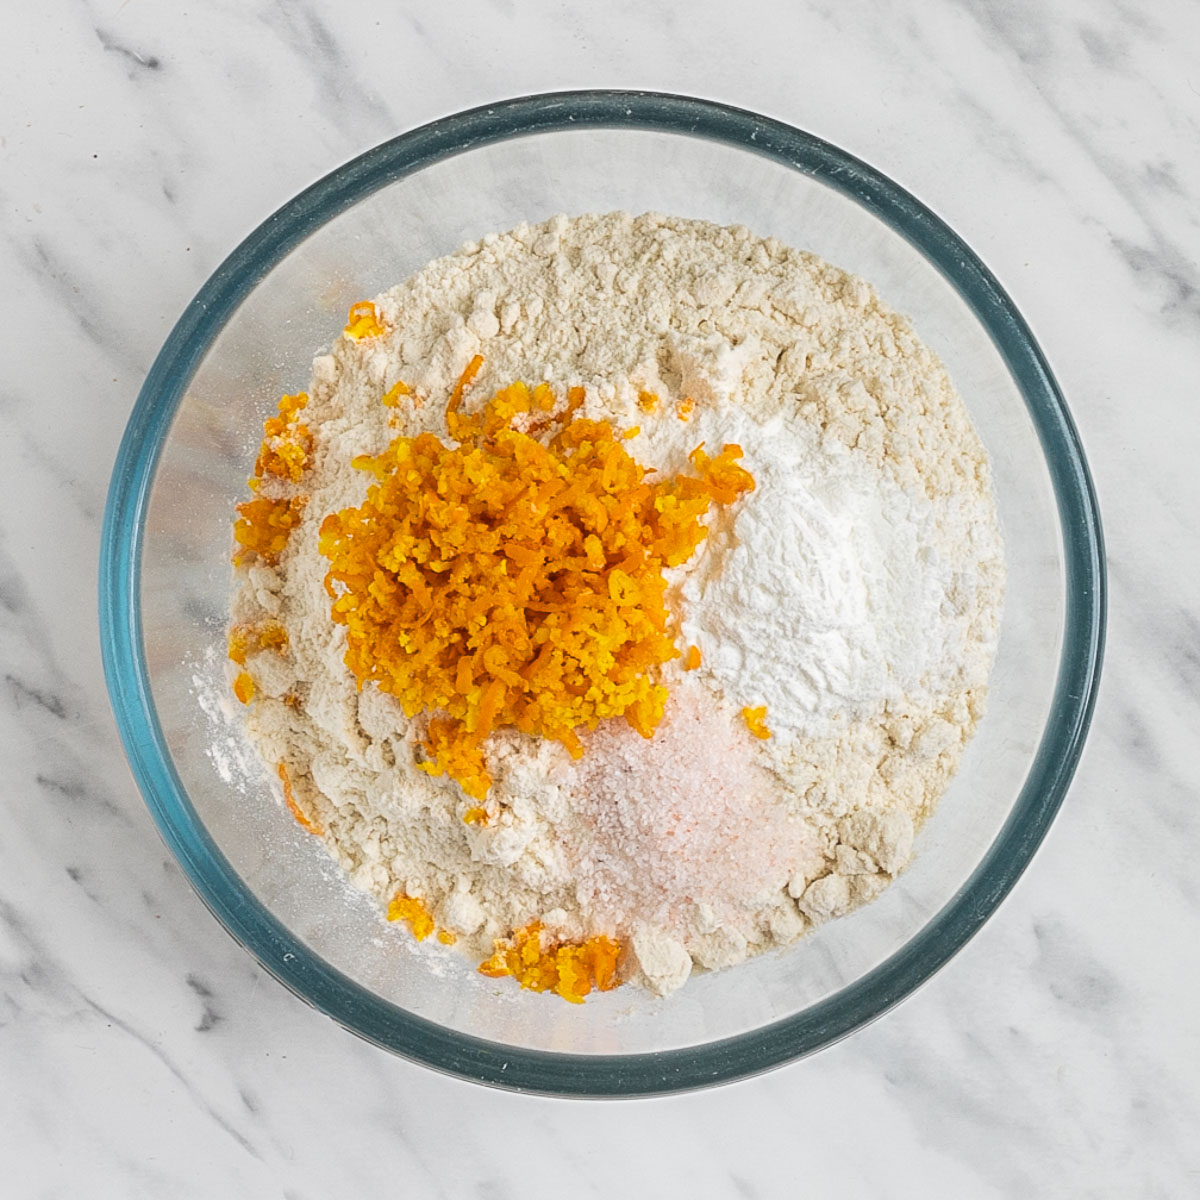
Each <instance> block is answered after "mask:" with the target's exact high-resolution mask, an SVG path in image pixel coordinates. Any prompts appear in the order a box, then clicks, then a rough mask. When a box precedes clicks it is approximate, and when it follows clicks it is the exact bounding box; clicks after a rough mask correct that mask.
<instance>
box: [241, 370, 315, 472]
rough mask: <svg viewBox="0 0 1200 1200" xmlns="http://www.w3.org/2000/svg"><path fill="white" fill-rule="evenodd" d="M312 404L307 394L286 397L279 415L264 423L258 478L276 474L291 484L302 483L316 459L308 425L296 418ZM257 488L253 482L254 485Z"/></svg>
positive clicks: (280, 407) (257, 462) (255, 470)
mask: <svg viewBox="0 0 1200 1200" xmlns="http://www.w3.org/2000/svg"><path fill="white" fill-rule="evenodd" d="M307 403H308V394H307V393H306V392H297V393H296V395H294V396H284V397H283V398H282V399H281V400H280V401H279V413H278V415H277V416H274V417H268V418H267V419H266V421H265V422H264V423H263V440H262V446H261V447H260V448H259V451H258V458H257V459H256V460H255V462H254V478H255V479H256V480H257V479H261V478H262V477H263V475H274V476H276V478H278V479H286V480H288V481H290V482H291V483H299V482H300V476H301V475H303V474H304V469H305V467H307V466H308V461H309V459H310V458H311V456H312V449H313V436H312V433H311V431H310V430H309V428H308V426H307V425H305V424H304V423H303V422H302V421H299V420H297V419H296V414H297V413H298V412H299V411H300V410H301V409H302V408H304V406H305V405H306V404H307ZM251 486H252V487H253V486H254V485H253V483H252V484H251Z"/></svg>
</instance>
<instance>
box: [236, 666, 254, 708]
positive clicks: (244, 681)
mask: <svg viewBox="0 0 1200 1200" xmlns="http://www.w3.org/2000/svg"><path fill="white" fill-rule="evenodd" d="M254 691H255V688H254V680H253V679H252V678H251V677H250V672H249V671H239V672H238V676H237V678H236V679H235V680H234V681H233V694H234V695H235V696H236V697H237V698H238V699H239V700H240V701H241V702H242V703H243V704H249V703H250V701H251V700H253V699H254Z"/></svg>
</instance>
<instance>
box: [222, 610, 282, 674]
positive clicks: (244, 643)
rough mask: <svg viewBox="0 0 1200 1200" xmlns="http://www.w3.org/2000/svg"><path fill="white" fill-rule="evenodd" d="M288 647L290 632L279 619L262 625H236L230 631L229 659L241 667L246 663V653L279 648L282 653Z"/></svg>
mask: <svg viewBox="0 0 1200 1200" xmlns="http://www.w3.org/2000/svg"><path fill="white" fill-rule="evenodd" d="M287 647H288V632H287V630H286V629H284V627H283V626H282V625H280V624H279V622H278V621H266V622H264V623H263V624H261V625H235V626H234V627H233V628H232V629H231V630H230V631H229V659H230V661H231V662H235V663H237V665H238V666H239V667H244V666H245V665H246V655H247V654H253V653H255V651H258V650H277V651H278V652H279V653H280V654H282V653H283V652H284V651H285V650H286V649H287Z"/></svg>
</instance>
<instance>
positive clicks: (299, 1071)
mask: <svg viewBox="0 0 1200 1200" xmlns="http://www.w3.org/2000/svg"><path fill="white" fill-rule="evenodd" d="M3 28H4V29H5V33H6V37H5V42H6V45H7V47H8V51H9V53H8V54H7V55H6V63H5V67H4V70H3V72H0V279H2V280H3V288H2V289H0V306H2V309H3V320H2V322H0V329H3V335H2V337H3V342H2V344H3V347H4V353H3V365H4V369H3V375H2V376H0V422H2V425H0V428H2V431H3V436H2V437H0V481H2V482H0V488H2V489H3V491H2V494H3V505H2V508H0V673H2V675H3V684H2V686H0V749H2V753H3V772H2V775H0V830H2V833H0V1080H2V1084H0V1181H2V1182H0V1193H2V1194H3V1195H5V1196H13V1197H21V1198H23V1197H59V1196H62V1197H67V1196H70V1197H89V1198H91V1197H121V1198H122V1200H139V1198H141V1197H153V1198H155V1200H158V1198H162V1197H178V1198H181V1200H192V1198H195V1197H222V1198H225V1197H233V1196H237V1197H251V1196H253V1197H259V1196H262V1197H276V1196H278V1197H290V1198H297V1200H298V1198H300V1197H305V1198H314V1197H322V1198H330V1197H361V1196H368V1195H376V1194H385V1193H386V1194H395V1195H403V1196H447V1197H459V1196H477V1197H481V1198H489V1200H502V1198H505V1197H516V1196H521V1197H529V1198H533V1200H537V1198H540V1197H550V1196H556V1195H559V1194H560V1190H561V1189H562V1188H563V1187H567V1188H569V1189H570V1193H571V1194H572V1195H574V1196H578V1197H590V1196H595V1197H600V1196H607V1195H609V1194H612V1192H613V1191H615V1190H616V1189H618V1188H621V1189H623V1190H626V1191H628V1192H631V1193H632V1194H634V1195H655V1196H666V1197H674V1196H681V1197H682V1196H688V1197H692V1196H730V1197H773V1196H791V1195H796V1194H801V1195H819V1196H823V1195H835V1194H836V1195H839V1196H846V1197H857V1196H864V1197H865V1196H889V1197H907V1196H927V1195H932V1196H964V1197H1002V1196H1005V1197H1006V1196H1034V1195H1036V1196H1051V1195H1052V1196H1122V1197H1127V1196H1162V1197H1181V1196H1193V1195H1197V1194H1200V1148H1198V1147H1200V1142H1198V1139H1197V1136H1196V1130H1197V1127H1198V1125H1200V1032H1198V1021H1197V1017H1196V1015H1195V1014H1196V1011H1197V1004H1196V993H1197V991H1198V990H1200V889H1198V887H1197V883H1196V879H1197V877H1198V874H1200V872H1198V871H1197V863H1198V862H1200V785H1198V775H1200V772H1198V771H1197V767H1196V755H1195V751H1194V749H1193V747H1194V745H1195V729H1196V727H1197V724H1198V720H1200V711H1198V699H1197V698H1198V696H1200V556H1198V555H1197V546H1196V537H1195V528H1196V515H1195V514H1196V513H1197V511H1198V510H1200V473H1198V472H1197V468H1196V461H1197V451H1198V450H1200V444H1198V439H1197V432H1198V428H1200V415H1198V414H1200V406H1197V403H1196V380H1197V378H1198V377H1200V265H1198V263H1197V255H1198V252H1200V220H1198V218H1197V213H1198V212H1200V207H1198V204H1197V201H1198V199H1200V149H1198V148H1200V8H1197V6H1196V5H1195V4H1193V3H1189V2H1188V0H1153V2H1151V3H1147V4H1133V3H1128V2H1126V0H974V2H972V3H950V2H946V0H939V2H935V3H924V2H922V3H919V4H918V3H917V0H907V2H906V3H901V4H895V5H893V4H885V3H883V2H882V0H875V2H872V0H842V2H840V3H837V4H828V3H822V2H818V0H804V2H802V3H784V2H783V0H775V2H773V3H772V2H770V0H740V2H739V3H737V4H731V5H727V4H719V3H715V2H714V0H695V2H694V3H692V4H690V5H688V6H683V5H672V4H670V3H664V2H662V0H638V2H636V3H635V2H632V0H612V2H609V3H606V4H603V5H600V4H596V5H586V6H585V5H572V4H568V3H544V2H524V0H494V2H493V3H482V2H476V0H471V2H464V0H459V2H458V3H454V4H417V3H408V4H386V3H375V4H360V5H341V4H335V3H334V2H333V0H320V2H319V0H279V2H278V3H266V2H265V0H254V2H252V3H234V2H233V0H209V2H205V3H199V4H194V5H191V6H189V7H187V8H186V9H184V8H181V7H180V6H179V5H162V4H152V3H148V2H147V0H124V2H121V0H90V2H89V0H73V2H68V0H47V2H46V3H43V4H36V5H22V6H18V5H15V4H9V5H5V6H4V14H3ZM580 86H634V87H651V88H658V89H662V90H674V91H682V92H696V93H699V94H706V95H709V96H712V97H714V98H717V99H722V100H727V101H730V102H733V103H736V104H740V105H743V106H745V107H749V108H754V109H758V110H760V111H762V112H765V113H768V114H770V115H773V116H777V117H780V118H783V119H785V120H788V121H791V122H793V123H795V124H798V125H800V126H802V127H805V128H807V129H809V130H812V131H813V132H815V133H817V134H820V135H822V136H824V137H826V138H828V139H830V140H832V141H833V142H835V143H837V144H839V145H841V146H843V147H845V148H847V149H849V150H850V151H852V152H853V153H855V154H857V155H860V156H861V157H863V158H865V159H867V160H868V161H870V162H872V163H873V164H875V165H876V166H878V167H880V168H881V169H882V170H884V171H885V172H887V173H888V174H889V175H891V176H892V177H894V178H895V179H897V180H899V181H900V182H901V183H903V184H904V185H905V186H907V187H908V188H910V189H911V190H912V191H914V192H915V193H916V194H917V195H918V196H920V197H921V198H922V199H924V200H925V201H926V202H927V203H929V204H930V205H932V207H933V208H935V209H936V210H937V211H938V212H939V213H940V214H941V215H942V216H943V217H945V218H946V219H947V220H948V221H949V222H950V223H951V225H953V226H954V227H955V228H956V229H957V230H958V231H959V232H960V233H961V234H962V235H964V236H965V237H966V239H967V240H968V241H969V242H970V243H971V244H972V245H973V246H974V247H975V248H976V249H977V250H978V251H979V252H980V253H981V255H982V256H983V258H984V259H985V260H986V261H987V262H988V263H989V264H990V265H991V266H992V268H993V269H994V270H995V271H996V273H997V274H998V275H999V277H1000V279H1001V280H1002V282H1003V283H1004V284H1005V285H1006V286H1007V287H1008V288H1009V290H1010V291H1011V292H1012V294H1013V295H1014V297H1015V298H1016V300H1017V302H1018V304H1019V305H1020V306H1021V307H1022V308H1023V310H1024V311H1025V313H1026V315H1027V316H1028V318H1029V319H1030V321H1031V323H1032V325H1033V327H1034V329H1035V331H1036V332H1037V334H1038V336H1039V337H1040V339H1041V341H1042V344H1043V345H1044V347H1045V348H1046V351H1047V353H1048V355H1049V357H1050V359H1051V362H1052V363H1053V365H1054V367H1055V369H1056V370H1057V372H1058V375H1059V378H1060V380H1061V382H1062V384H1063V386H1064V388H1065V391H1066V393H1067V395H1068V397H1069V399H1070V402H1071V404H1072V406H1073V409H1074V412H1075V415H1076V418H1077V420H1078V422H1079V425H1080V428H1081V431H1082V435H1083V438H1084V441H1085V443H1086V446H1087V449H1088V452H1089V454H1090V457H1091V462H1092V466H1093V469H1094V471H1095V474H1096V478H1097V482H1098V486H1099V490H1100V496H1101V503H1102V507H1103V510H1104V515H1105V518H1106V523H1107V533H1108V539H1109V549H1110V554H1111V558H1110V569H1111V584H1112V615H1111V622H1110V627H1109V628H1110V640H1109V645H1110V649H1109V654H1108V662H1107V670H1106V676H1105V684H1104V687H1103V689H1102V694H1101V699H1100V704H1099V709H1098V712H1097V716H1096V721H1095V725H1094V727H1093V732H1092V736H1091V740H1090V743H1089V746H1088V748H1087V751H1086V753H1085V755H1084V758H1083V762H1082V765H1081V767H1080V770H1079V773H1078V776H1077V778H1076V781H1075V784H1074V786H1073V788H1072V790H1071V794H1070V796H1069V798H1068V801H1067V803H1066V806H1065V808H1064V810H1063V813H1062V815H1061V817H1060V818H1059V820H1058V822H1057V824H1056V825H1055V826H1054V828H1053V830H1052V831H1051V834H1050V836H1049V838H1048V840H1047V842H1046V844H1045V846H1044V847H1043V849H1042V850H1041V852H1040V853H1039V855H1038V856H1037V858H1036V860H1035V862H1034V864H1033V867H1032V869H1031V870H1030V871H1029V872H1028V873H1027V875H1026V876H1025V877H1024V879H1023V880H1022V881H1021V883H1020V884H1019V885H1018V887H1017V888H1016V890H1015V892H1014V893H1013V895H1012V896H1011V897H1010V898H1009V899H1008V901H1007V902H1006V903H1005V904H1004V905H1003V906H1002V908H1001V910H1000V911H999V913H998V914H997V915H996V916H995V917H994V919H993V920H992V921H990V922H989V924H988V925H987V926H986V927H985V928H984V930H983V931H982V933H980V935H979V936H978V937H977V938H976V939H975V940H974V941H973V942H972V943H971V944H970V946H969V947H968V948H967V949H966V950H965V951H964V952H963V953H962V954H961V955H960V956H959V957H958V958H957V959H956V960H955V961H954V962H952V963H951V964H950V966H949V967H948V968H947V969H946V970H944V971H943V972H942V973H941V974H940V975H939V976H938V977H937V978H935V979H934V980H933V981H932V982H930V983H929V984H928V985H927V986H926V987H924V988H923V989H922V990H921V991H920V992H919V993H918V994H917V995H915V996H913V997H912V998H910V999H909V1000H908V1001H907V1002H906V1003H905V1004H903V1005H902V1006H901V1007H900V1008H899V1009H898V1010H897V1011H895V1012H893V1013H892V1014H891V1015H889V1016H887V1017H886V1018H884V1019H883V1020H881V1021H879V1022H878V1023H876V1024H875V1025H874V1026H872V1027H871V1028H869V1029H867V1030H865V1031H863V1032H861V1033H859V1034H858V1035H856V1036H855V1037H853V1038H851V1039H849V1040H848V1041H846V1042H844V1043H842V1044H840V1045H839V1046H837V1047H834V1048H833V1049H830V1050H828V1051H826V1052H824V1053H822V1054H820V1055H818V1056H817V1057H815V1058H813V1059H810V1060H807V1061H804V1062H801V1063H798V1064H794V1065H792V1066H790V1067H787V1068H784V1069H782V1070H779V1071H777V1072H775V1073H773V1074H771V1075H769V1076H767V1077H764V1078H761V1079H757V1080H753V1081H750V1082H746V1083H742V1084H738V1085H734V1086H731V1087H727V1088H723V1089H719V1090H717V1091H715V1092H711V1093H708V1094H699V1095H690V1096H684V1097H680V1098H673V1099H665V1100H654V1101H640V1102H626V1103H604V1104H597V1103H565V1102H554V1101H548V1100H542V1099H532V1098H526V1097H520V1096H512V1095H505V1094H500V1093H496V1092H491V1091H487V1090H485V1089H482V1088H478V1087H473V1086H470V1085H468V1084H465V1083H460V1082H457V1081H454V1080H450V1079H445V1078H441V1077H439V1076H437V1075H435V1074H433V1073H431V1072H429V1071H426V1070H423V1069H421V1068H418V1067H416V1066H412V1065H409V1064H407V1063H405V1062H402V1061H399V1060H396V1059H393V1058H391V1057H389V1056H388V1055H386V1054H384V1053H383V1052H380V1051H376V1050H374V1049H372V1048H370V1047H368V1046H366V1045H365V1044H362V1043H360V1042H358V1041H357V1040H356V1039H354V1038H353V1037H351V1036H350V1035H349V1034H346V1033H344V1032H342V1031H341V1030H340V1029H338V1028H336V1027H335V1026H334V1025H333V1024H332V1023H331V1022H329V1021H327V1020H326V1019H325V1018H323V1017H320V1016H318V1015H317V1014H316V1013H314V1012H312V1011H310V1010H309V1009H307V1008H306V1007H305V1006H304V1005H303V1004H302V1003H300V1002H299V1001H297V1000H295V999H293V998H292V997H291V996H290V995H288V994H287V993H285V992H284V990H283V989H282V988H280V987H279V986H277V985H276V984H275V983H274V982H273V981H272V980H271V979H269V978H268V977H266V976H265V975H264V974H263V972H261V971H260V970H258V969H257V967H256V966H255V964H254V963H253V962H252V961H251V960H250V958H249V957H248V956H247V955H245V954H244V953H243V952H242V951H241V950H239V949H238V948H237V947H236V946H235V945H234V944H233V943H232V942H231V941H230V939H229V938H228V937H227V936H226V935H225V933H224V932H223V931H222V930H221V929H220V928H219V927H218V925H217V924H216V923H215V921H214V920H213V919H212V918H211V917H210V916H209V915H208V913H207V912H206V911H205V910H204V908H203V907H202V906H201V904H200V902H199V901H198V900H197V899H196V898H195V897H194V895H193V894H192V892H191V890H190V888H189V886H188V884H187V883H186V881H185V879H184V878H183V876H182V874H181V872H180V871H179V870H178V869H177V868H176V867H175V866H174V865H173V863H172V862H170V861H168V857H167V854H166V852H165V851H164V850H163V848H162V845H161V843H160V841H159V839H158V836H157V834H156V833H155V831H154V828H153V826H152V824H151V821H150V819H149V816H148V815H147V813H146V811H145V809H144V807H143V805H142V801H141V799H140V797H139V795H138V793H137V791H136V789H135V787H134V785H133V784H132V782H131V779H130V776H129V773H128V771H127V769H126V767H125V763H124V759H123V756H122V753H121V750H120V748H119V745H118V743H117V738H116V733H115V730H114V726H113V722H112V719H111V717H110V715H109V709H108V703H107V700H106V696H105V690H104V684H103V680H102V677H101V671H100V662H99V647H98V642H97V632H96V618H95V584H94V576H95V564H96V554H97V542H98V532H99V526H100V517H101V510H102V506H103V501H104V495H105V489H106V487H107V483H108V474H109V470H110V467H111V463H112V459H113V455H114V453H115V451H116V447H117V443H118V440H119V438H120V435H121V431H122V428H123V426H124V423H125V420H126V417H127V415H128V413H129V410H130V407H131V405H132V403H133V399H134V396H135V395H136V392H137V389H138V386H139V384H140V382H141V379H142V377H143V374H144V372H145V371H146V369H147V367H148V365H149V363H150V362H151V360H152V358H153V356H154V354H155V352H156V350H157V348H158V346H159V344H160V342H161V341H162V339H163V337H164V336H165V334H166V333H167V331H168V329H169V328H170V326H171V324H172V323H173V321H174V320H175V318H176V317H177V316H178V314H179V312H180V311H181V309H182V308H183V307H184V305H185V304H186V303H187V301H188V300H189V298H190V297H191V296H192V294H193V293H194V292H195V290H196V289H197V287H198V286H199V285H200V284H201V282H202V281H203V280H204V279H205V277H206V276H207V275H208V273H209V272H210V271H211V270H212V268H213V267H215V265H216V264H217V263H218V262H219V261H220V259H221V258H222V257H223V256H224V255H225V254H226V252H227V251H228V250H229V249H230V248H231V247H232V246H233V245H234V244H235V243H236V242H237V241H238V240H239V239H240V238H241V237H242V236H243V234H245V233H246V232H247V231H248V230H249V229H250V228H252V227H253V226H254V225H255V224H257V223H258V222H259V221H260V220H261V219H262V218H263V217H265V216H266V215H267V214H268V213H269V212H270V211H271V210H273V209H274V208H275V207H276V206H277V205H278V204H279V203H280V202H282V201H283V200H284V199H286V198H287V197H289V196H290V195H292V194H293V193H294V192H295V191H297V190H298V189H299V188H301V187H302V186H304V185H305V184H307V183H309V182H310V181H312V180H313V179H314V178H316V177H317V176H319V175H321V174H323V173H325V172H326V171H328V170H329V169H331V168H332V167H334V166H336V165H337V164H339V163H340V162H342V161H344V160H345V159H347V158H349V157H350V156H351V155H353V154H355V153H357V152H358V151H360V150H363V149H365V148H367V147H369V146H371V145H372V144H374V143H376V142H378V141H380V140H382V139H384V138H386V137H388V136H389V135H391V134H393V133H395V132H397V131H400V130H404V129H407V128H410V127H412V126H414V125H416V124H419V123H421V122H423V121H426V120H428V119H430V118H433V117H436V116H440V115H443V114H445V113H449V112H451V111H454V110H456V109H460V108H464V107H467V106H470V105H473V104H478V103H483V102H485V101H488V100H493V99H497V98H501V97H504V96H507V95H513V94H519V93H522V92H528V91H535V90H547V89H553V88H562V87H580ZM1189 735H1190V736H1189Z"/></svg>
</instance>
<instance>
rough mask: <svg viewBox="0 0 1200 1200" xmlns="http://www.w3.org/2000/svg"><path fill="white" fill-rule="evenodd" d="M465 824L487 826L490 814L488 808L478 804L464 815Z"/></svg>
mask: <svg viewBox="0 0 1200 1200" xmlns="http://www.w3.org/2000/svg"><path fill="white" fill-rule="evenodd" d="M463 822H464V823H465V824H467V825H486V824H487V823H488V812H487V809H486V808H483V807H482V806H480V805H478V804H476V805H474V806H472V807H471V808H468V809H467V811H466V812H465V813H463Z"/></svg>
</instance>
